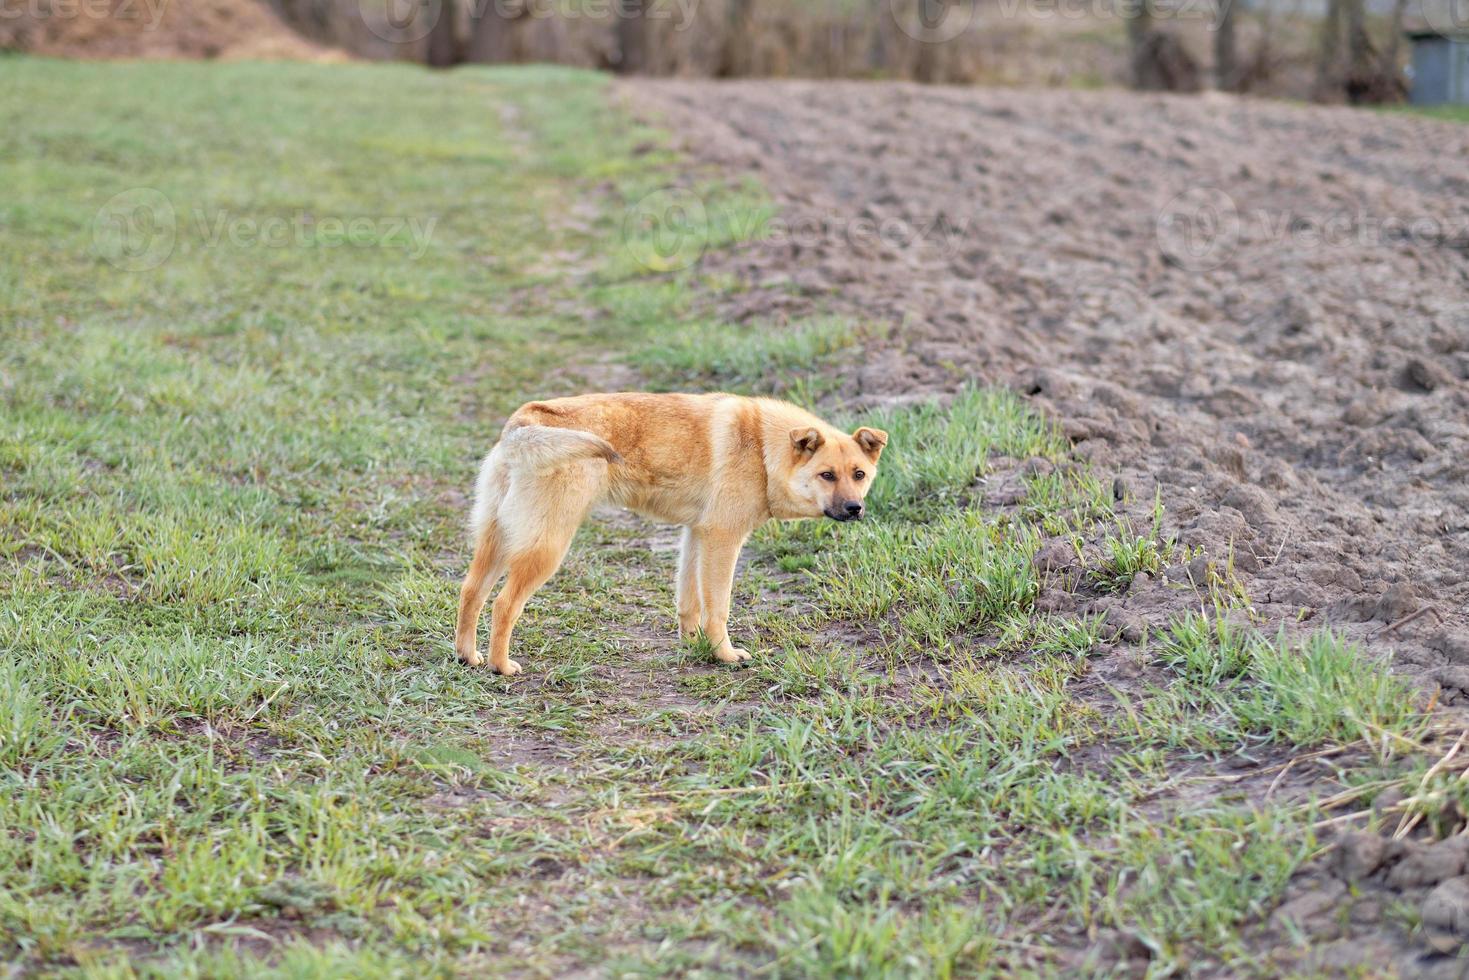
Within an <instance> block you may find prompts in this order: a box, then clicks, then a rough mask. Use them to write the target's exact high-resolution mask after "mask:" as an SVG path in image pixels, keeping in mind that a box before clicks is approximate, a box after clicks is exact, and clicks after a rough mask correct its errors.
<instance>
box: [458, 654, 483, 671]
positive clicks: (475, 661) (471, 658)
mask: <svg viewBox="0 0 1469 980" xmlns="http://www.w3.org/2000/svg"><path fill="white" fill-rule="evenodd" d="M459 659H460V660H462V661H464V662H465V663H466V664H468V665H469V666H470V667H478V666H479V665H480V664H482V663H484V662H485V658H484V657H481V656H480V655H479V651H478V650H471V651H469V652H468V653H460V654H459Z"/></svg>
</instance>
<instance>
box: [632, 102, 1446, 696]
mask: <svg viewBox="0 0 1469 980" xmlns="http://www.w3.org/2000/svg"><path fill="white" fill-rule="evenodd" d="M624 95H625V96H626V97H627V98H628V99H629V100H630V101H631V102H632V103H633V104H634V105H635V106H636V107H638V108H639V109H640V110H641V111H642V112H644V113H645V114H647V115H648V116H649V117H650V118H653V119H655V120H657V121H659V122H661V123H662V124H663V125H665V126H667V127H668V128H669V129H670V130H672V131H673V132H674V133H675V134H676V136H677V137H678V138H679V140H680V141H681V142H682V143H683V144H684V145H685V146H686V148H687V149H688V150H689V151H690V152H691V153H693V154H694V155H695V156H696V157H697V158H700V159H703V160H705V161H708V162H713V163H715V164H718V165H720V166H721V167H723V168H727V170H728V172H730V173H731V174H738V173H740V172H745V171H753V172H754V173H755V174H756V175H758V178H759V179H760V181H761V182H762V183H763V184H764V186H765V187H766V188H768V189H769V191H770V192H771V193H772V194H773V195H774V197H775V198H776V201H777V203H778V204H779V206H780V213H781V215H782V218H783V219H784V221H785V224H783V225H779V226H775V225H773V226H771V227H770V228H769V229H767V234H765V235H764V236H763V237H762V239H761V240H759V241H757V242H756V243H754V244H751V245H746V246H742V247H740V248H738V249H737V250H734V251H733V252H728V253H718V254H714V253H711V254H709V255H706V256H705V257H704V259H703V261H704V263H705V268H708V269H714V270H719V271H726V272H733V273H735V274H736V275H738V276H739V277H740V278H742V279H744V280H745V281H747V282H750V283H752V284H758V285H760V286H763V287H766V288H760V289H753V290H751V291H749V292H747V293H744V294H742V295H741V296H740V298H739V299H738V301H737V304H731V305H729V306H728V307H727V308H726V309H725V310H724V313H725V314H726V315H727V316H729V317H730V318H733V319H745V318H752V317H776V318H779V317H783V316H798V315H801V314H802V313H805V312H808V311H830V310H832V309H833V308H835V309H836V310H839V311H847V312H850V313H851V314H853V315H854V316H857V317H860V318H862V319H864V320H867V321H877V322H890V323H894V324H906V325H907V326H906V328H905V329H904V330H902V331H900V333H899V338H900V340H899V343H898V344H897V345H895V346H894V347H892V348H891V349H887V350H882V351H874V352H872V354H871V356H870V358H869V360H868V362H867V364H866V366H865V367H864V368H863V369H862V370H861V371H860V372H858V374H857V376H856V377H855V378H854V379H853V390H852V391H850V392H849V393H848V394H849V395H850V396H852V397H855V398H857V399H858V400H880V399H885V398H889V397H892V396H894V395H906V394H910V393H914V392H919V391H923V390H925V389H926V390H933V389H943V388H945V387H952V386H953V385H954V384H955V383H956V382H957V379H958V378H960V377H962V376H979V377H981V378H983V379H985V380H988V381H991V382H998V383H1004V384H1010V385H1014V386H1016V387H1018V388H1019V389H1020V390H1022V391H1024V392H1026V393H1028V394H1031V395H1033V396H1034V397H1035V399H1036V401H1037V403H1038V404H1040V405H1042V406H1043V407H1044V408H1046V409H1047V410H1049V411H1051V412H1053V413H1054V414H1056V415H1057V416H1058V417H1060V418H1061V419H1063V420H1064V424H1065V426H1066V428H1067V431H1068V434H1069V435H1071V436H1072V437H1073V439H1074V440H1075V441H1076V442H1077V444H1078V446H1079V449H1080V451H1081V452H1083V453H1084V454H1085V455H1087V456H1088V457H1090V458H1091V459H1092V460H1094V461H1095V462H1096V463H1097V464H1098V465H1099V466H1100V467H1102V468H1104V469H1105V471H1106V472H1109V473H1116V474H1118V475H1120V476H1121V477H1122V479H1123V480H1124V482H1125V484H1126V485H1127V486H1128V487H1129V489H1130V491H1131V492H1132V493H1133V494H1134V495H1135V496H1139V497H1141V496H1144V495H1145V496H1146V497H1147V498H1148V499H1151V498H1152V495H1153V493H1154V484H1155V482H1156V485H1157V486H1158V488H1159V489H1160V491H1161V494H1162V498H1163V502H1164V504H1165V505H1166V507H1167V513H1168V520H1169V524H1170V525H1171V526H1173V527H1176V528H1177V530H1178V531H1179V532H1180V535H1181V539H1182V540H1183V541H1184V542H1185V543H1188V544H1190V545H1194V546H1197V547H1202V548H1204V549H1205V550H1206V552H1207V553H1208V554H1209V555H1210V556H1213V557H1216V558H1219V557H1223V556H1224V555H1226V554H1227V552H1228V551H1229V548H1230V542H1231V541H1232V542H1233V546H1234V552H1235V556H1236V563H1235V564H1236V570H1237V571H1239V572H1240V573H1241V574H1242V577H1243V578H1244V581H1245V583H1246V584H1247V586H1248V590H1249V595H1250V598H1251V600H1252V601H1253V603H1254V604H1255V607H1256V609H1257V610H1258V611H1259V613H1260V615H1261V617H1262V618H1263V619H1264V620H1266V621H1270V620H1281V621H1296V620H1298V619H1304V620H1306V621H1307V622H1310V623H1312V624H1315V623H1321V622H1330V623H1332V624H1334V625H1336V626H1338V628H1341V629H1342V630H1344V631H1345V632H1346V633H1347V634H1348V635H1350V636H1352V637H1353V638H1355V639H1357V640H1359V641H1362V642H1365V643H1367V644H1368V646H1369V648H1370V649H1372V650H1373V651H1374V652H1381V653H1387V652H1389V651H1391V652H1392V653H1393V654H1395V656H1396V658H1397V663H1398V665H1399V668H1400V669H1402V670H1406V671H1409V672H1411V673H1414V674H1415V675H1417V676H1418V677H1420V678H1421V679H1422V681H1423V683H1424V684H1425V686H1427V685H1431V684H1433V683H1440V684H1443V685H1444V686H1445V688H1446V695H1447V696H1448V698H1449V699H1450V700H1452V699H1454V698H1458V697H1464V696H1465V695H1464V694H1462V693H1460V691H1459V689H1458V688H1456V684H1459V683H1465V686H1469V683H1466V682H1469V670H1456V669H1455V668H1456V667H1460V666H1462V665H1465V664H1469V615H1466V609H1465V607H1466V600H1469V584H1466V576H1465V574H1464V571H1465V568H1466V567H1469V480H1466V477H1469V384H1466V379H1469V193H1466V192H1469V163H1466V161H1469V128H1466V127H1462V126H1457V125H1453V124H1445V123H1439V122H1429V121H1424V120H1421V119H1418V118H1415V117H1410V116H1396V115H1386V114H1375V113H1368V112H1355V111H1351V110H1333V109H1320V108H1305V107H1295V106H1288V105H1279V104H1270V103H1262V102H1251V101H1243V100H1235V99H1230V98H1227V97H1213V98H1196V99H1187V98H1180V99H1173V98H1162V97H1135V96H1132V95H1128V94H1124V93H1075V92H1026V91H1005V90H992V91H985V90H969V89H951V88H923V87H918V86H911V85H900V84H863V83H807V82H738V83H714V82H640V83H638V84H636V85H634V86H631V87H628V88H626V89H624ZM1180 195H1182V196H1181V197H1180ZM1425 605H1427V606H1431V608H1430V609H1428V610H1426V611H1423V612H1421V613H1420V614H1419V615H1418V616H1417V617H1416V618H1414V619H1412V620H1410V621H1408V622H1406V623H1403V624H1402V625H1401V626H1398V627H1396V628H1395V629H1392V630H1388V629H1385V627H1387V626H1389V625H1390V624H1395V623H1399V622H1400V621H1402V620H1404V619H1405V618H1406V617H1408V616H1409V615H1411V614H1413V613H1415V612H1419V610H1421V609H1422V608H1423V606H1425ZM1172 606H1176V600H1170V599H1169V598H1168V597H1167V596H1166V595H1164V594H1162V593H1160V592H1157V591H1156V590H1150V589H1148V588H1135V589H1134V590H1133V591H1132V592H1131V593H1130V594H1129V595H1128V596H1126V597H1125V598H1124V599H1123V600H1122V603H1121V607H1122V608H1121V609H1120V610H1119V615H1121V616H1123V617H1124V618H1125V617H1127V616H1140V617H1142V618H1144V619H1157V618H1159V617H1161V616H1163V615H1166V613H1167V611H1168V609H1169V608H1170V607H1172ZM1461 674H1462V675H1466V676H1464V677H1461V676H1460V675H1461Z"/></svg>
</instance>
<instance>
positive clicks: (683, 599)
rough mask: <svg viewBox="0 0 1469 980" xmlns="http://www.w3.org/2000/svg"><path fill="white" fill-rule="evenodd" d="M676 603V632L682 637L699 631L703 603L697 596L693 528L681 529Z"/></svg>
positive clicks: (695, 551) (675, 589)
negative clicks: (681, 538) (681, 540)
mask: <svg viewBox="0 0 1469 980" xmlns="http://www.w3.org/2000/svg"><path fill="white" fill-rule="evenodd" d="M674 595H675V596H676V598H677V603H678V632H679V635H681V636H682V637H683V638H684V639H686V640H688V639H692V638H694V637H695V636H697V635H698V633H699V626H700V624H701V622H702V621H703V618H704V603H703V602H702V601H701V600H700V598H699V536H698V535H697V534H695V533H694V529H693V528H691V527H686V528H684V529H683V542H682V544H681V546H680V548H679V552H678V578H677V579H675V580H674Z"/></svg>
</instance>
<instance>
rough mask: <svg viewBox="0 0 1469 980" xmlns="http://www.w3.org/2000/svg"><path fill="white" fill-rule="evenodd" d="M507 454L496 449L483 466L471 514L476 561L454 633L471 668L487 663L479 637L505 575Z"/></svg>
mask: <svg viewBox="0 0 1469 980" xmlns="http://www.w3.org/2000/svg"><path fill="white" fill-rule="evenodd" d="M503 457H504V450H503V449H501V448H500V446H498V445H497V446H496V447H495V448H494V449H492V450H490V453H489V455H488V456H486V457H485V460H484V462H483V463H482V464H481V465H480V468H479V475H478V476H477V477H476V478H475V486H474V509H473V511H472V512H471V514H470V518H469V527H470V538H471V540H472V542H473V544H474V558H473V559H472V560H471V561H470V563H469V571H468V572H467V573H466V574H465V576H464V584H463V585H462V586H461V587H460V589H459V622H458V625H457V626H456V627H455V629H454V652H455V653H457V654H458V655H459V659H460V660H462V661H464V662H465V663H467V664H469V665H470V666H471V667H478V666H479V665H480V664H482V663H484V659H483V658H481V657H480V655H479V650H478V640H477V638H476V634H477V632H478V627H479V617H480V614H481V613H482V612H484V608H485V601H486V600H488V599H489V597H490V590H492V589H493V588H494V587H495V583H496V582H498V581H499V580H500V576H501V575H503V574H505V548H504V543H503V541H502V536H501V533H500V526H499V522H498V520H497V515H498V512H499V509H500V503H501V502H502V501H503V500H504V499H505V492H506V491H507V490H508V489H509V486H510V476H509V473H508V472H507V469H506V465H505V460H504V458H503Z"/></svg>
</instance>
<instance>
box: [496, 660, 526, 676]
mask: <svg viewBox="0 0 1469 980" xmlns="http://www.w3.org/2000/svg"><path fill="white" fill-rule="evenodd" d="M490 666H492V667H494V668H495V672H496V673H497V674H504V675H505V676H506V677H514V676H515V675H516V674H518V673H520V664H518V663H516V662H515V661H514V660H506V661H505V662H504V663H503V664H491V665H490Z"/></svg>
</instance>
